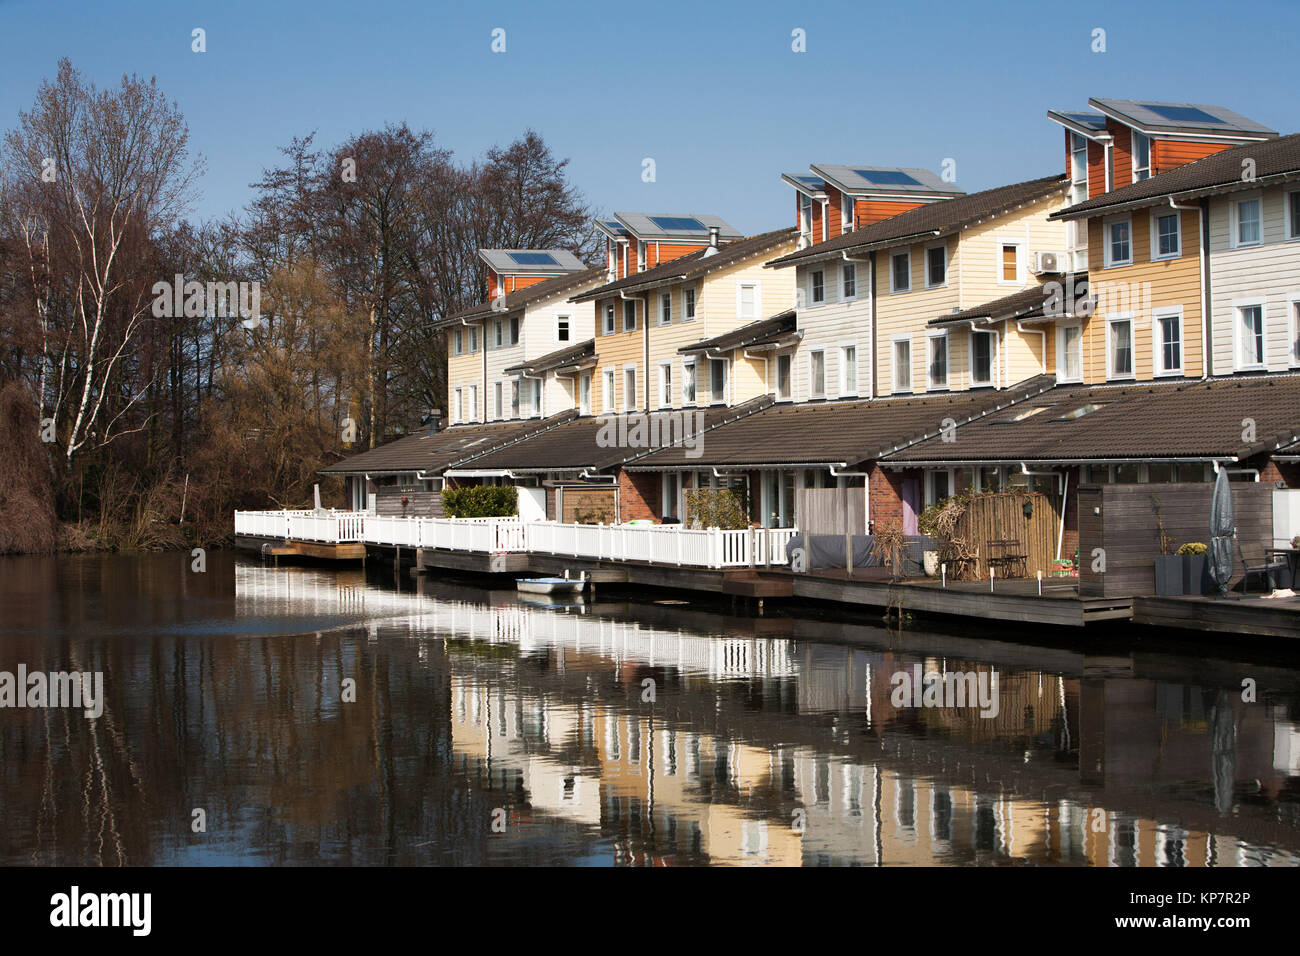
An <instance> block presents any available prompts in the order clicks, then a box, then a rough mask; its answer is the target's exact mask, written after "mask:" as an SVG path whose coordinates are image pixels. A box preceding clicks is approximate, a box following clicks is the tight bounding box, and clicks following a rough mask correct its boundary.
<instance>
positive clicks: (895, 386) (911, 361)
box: [889, 335, 916, 395]
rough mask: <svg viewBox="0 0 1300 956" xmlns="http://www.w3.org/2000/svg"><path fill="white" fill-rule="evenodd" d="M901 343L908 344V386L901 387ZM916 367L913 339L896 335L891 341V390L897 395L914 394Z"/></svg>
mask: <svg viewBox="0 0 1300 956" xmlns="http://www.w3.org/2000/svg"><path fill="white" fill-rule="evenodd" d="M900 342H906V343H907V385H906V386H905V387H900V386H899V382H898V345H899V343H900ZM915 365H916V360H915V356H914V355H913V354H912V337H911V336H910V335H895V336H894V337H893V338H891V339H890V340H889V390H890V392H891V393H892V394H895V395H908V394H912V393H913V392H914V390H915V385H914V383H913V371H914V366H915Z"/></svg>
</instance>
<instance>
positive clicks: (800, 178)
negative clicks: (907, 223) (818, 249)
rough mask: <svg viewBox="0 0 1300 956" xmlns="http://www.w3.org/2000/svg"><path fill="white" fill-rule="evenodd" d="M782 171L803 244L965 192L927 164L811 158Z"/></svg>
mask: <svg viewBox="0 0 1300 956" xmlns="http://www.w3.org/2000/svg"><path fill="white" fill-rule="evenodd" d="M809 168H810V169H811V170H812V173H811V174H804V173H783V174H782V176H781V179H782V181H784V182H785V183H786V184H787V185H790V186H792V187H794V190H795V224H796V226H798V228H799V236H800V243H801V245H802V246H804V247H805V248H806V247H807V246H810V245H816V244H817V243H819V242H825V241H826V240H827V239H834V238H835V237H836V236H839V235H842V234H843V233H846V232H851V231H853V230H854V229H858V228H861V227H862V226H868V225H870V224H872V223H874V222H880V221H881V220H882V219H888V218H890V217H891V216H896V215H898V214H899V213H902V212H907V210H909V209H915V208H916V207H917V206H923V205H925V204H926V203H931V202H938V201H940V200H943V199H952V198H953V197H954V196H962V195H965V193H964V192H963V190H961V189H959V188H958V187H957V186H955V185H953V184H952V183H949V182H945V181H944V180H943V179H942V177H940V176H937V175H935V174H934V173H932V172H931V171H930V170H928V169H910V168H904V167H900V166H842V165H830V164H813V165H812V166H810V167H809Z"/></svg>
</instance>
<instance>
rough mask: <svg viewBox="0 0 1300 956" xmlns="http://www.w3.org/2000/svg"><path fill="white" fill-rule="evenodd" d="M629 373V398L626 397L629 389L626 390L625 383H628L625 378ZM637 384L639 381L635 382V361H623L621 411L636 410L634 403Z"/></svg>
mask: <svg viewBox="0 0 1300 956" xmlns="http://www.w3.org/2000/svg"><path fill="white" fill-rule="evenodd" d="M629 374H630V375H631V377H632V388H631V392H632V395H631V397H630V398H629V397H628V391H629V390H628V387H627V385H628V381H627V380H628V375H629ZM638 384H639V383H638V382H637V374H636V362H627V363H625V364H624V365H623V411H625V412H634V411H636V410H637V404H636V402H637V397H636V390H637V385H638Z"/></svg>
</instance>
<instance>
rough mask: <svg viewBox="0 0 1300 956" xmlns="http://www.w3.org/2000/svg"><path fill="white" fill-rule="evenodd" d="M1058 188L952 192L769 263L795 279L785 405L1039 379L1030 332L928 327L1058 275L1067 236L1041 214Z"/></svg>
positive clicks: (1054, 202)
mask: <svg viewBox="0 0 1300 956" xmlns="http://www.w3.org/2000/svg"><path fill="white" fill-rule="evenodd" d="M923 172H924V171H921V170H912V171H909V175H910V176H911V177H913V178H916V179H920V178H921V174H922V173H923ZM1066 189H1067V183H1066V182H1065V179H1064V177H1061V176H1048V177H1044V178H1041V179H1034V180H1029V181H1027V182H1021V183H1014V184H1012V185H1009V186H1002V187H998V188H996V189H988V190H983V191H981V192H978V193H972V194H969V195H966V194H959V195H957V196H955V197H953V198H947V199H943V200H941V201H933V202H927V203H924V204H922V205H919V206H917V207H916V208H913V209H909V210H905V211H902V212H899V213H897V214H895V215H893V216H889V217H887V218H883V219H880V220H878V221H876V222H874V223H871V224H866V225H861V224H860V225H858V226H857V227H856V228H854V229H852V230H850V231H846V232H843V233H841V234H840V235H839V236H837V237H835V238H832V239H828V240H826V241H824V242H818V243H813V244H811V245H809V246H807V247H806V248H803V249H799V250H797V251H795V252H793V253H791V254H790V255H787V256H784V257H781V258H778V259H775V260H773V261H772V262H771V263H770V265H771V266H772V267H773V269H774V270H776V271H787V270H789V271H794V272H795V273H796V276H797V278H796V283H797V285H798V288H799V290H800V295H799V298H800V302H801V303H802V304H801V305H800V307H799V309H798V327H799V331H800V332H801V333H802V337H801V339H800V342H799V345H798V348H797V350H796V351H795V352H794V354H793V355H792V358H791V360H790V361H791V365H792V368H793V376H792V378H793V384H792V387H791V395H790V399H791V400H792V401H823V400H829V399H837V398H856V397H859V396H863V397H877V396H886V395H915V394H924V393H927V392H936V391H938V392H945V391H955V390H960V389H966V388H1001V387H1006V386H1009V385H1013V384H1015V383H1016V382H1019V381H1021V380H1023V379H1026V378H1029V377H1031V376H1033V375H1037V374H1040V373H1041V372H1042V370H1043V367H1044V362H1043V355H1042V351H1043V343H1042V340H1041V339H1042V337H1041V336H1040V335H1036V334H1029V335H1026V334H1025V333H1023V332H1022V331H1020V330H1019V329H1017V328H1015V327H1014V326H1010V327H1005V325H1001V326H994V327H990V328H985V329H978V330H977V329H974V328H972V327H970V326H969V325H968V324H966V325H959V326H956V327H954V328H951V329H950V328H947V327H934V326H932V325H930V320H931V319H933V318H935V317H936V316H939V315H943V314H945V313H953V312H957V311H960V310H962V309H966V308H970V307H974V306H978V305H980V304H981V303H985V302H988V301H989V300H992V299H995V298H999V297H1002V296H1006V295H1008V294H1010V293H1013V292H1019V291H1021V290H1023V289H1025V288H1026V287H1035V286H1037V285H1038V284H1039V283H1040V281H1041V277H1045V276H1050V275H1055V274H1056V273H1057V272H1059V271H1060V269H1061V265H1060V260H1059V258H1057V257H1058V256H1060V255H1063V253H1064V249H1065V230H1064V227H1063V226H1062V225H1061V224H1059V223H1053V222H1051V221H1050V220H1049V218H1048V216H1049V215H1050V214H1051V213H1052V212H1055V211H1057V210H1059V209H1061V208H1062V207H1063V205H1064V201H1065V193H1066Z"/></svg>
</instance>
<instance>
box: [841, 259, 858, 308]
mask: <svg viewBox="0 0 1300 956" xmlns="http://www.w3.org/2000/svg"><path fill="white" fill-rule="evenodd" d="M850 269H852V270H853V292H852V294H850V293H848V292H846V291H845V290H844V286H845V283H846V282H847V281H848V271H849V270H850ZM857 297H858V264H857V263H856V262H843V263H841V264H840V301H841V302H852V301H854V300H855V299H857Z"/></svg>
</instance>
